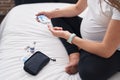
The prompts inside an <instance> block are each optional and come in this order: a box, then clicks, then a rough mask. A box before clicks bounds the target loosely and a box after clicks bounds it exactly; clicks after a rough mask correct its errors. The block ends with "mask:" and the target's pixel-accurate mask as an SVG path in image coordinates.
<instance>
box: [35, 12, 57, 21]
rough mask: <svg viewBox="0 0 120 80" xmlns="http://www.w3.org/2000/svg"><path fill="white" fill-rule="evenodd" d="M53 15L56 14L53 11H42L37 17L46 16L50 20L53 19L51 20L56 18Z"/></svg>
mask: <svg viewBox="0 0 120 80" xmlns="http://www.w3.org/2000/svg"><path fill="white" fill-rule="evenodd" d="M53 13H54V12H53V11H41V12H39V13H37V14H36V16H39V15H45V16H47V17H48V18H49V19H51V18H54V17H55V16H54V14H53Z"/></svg>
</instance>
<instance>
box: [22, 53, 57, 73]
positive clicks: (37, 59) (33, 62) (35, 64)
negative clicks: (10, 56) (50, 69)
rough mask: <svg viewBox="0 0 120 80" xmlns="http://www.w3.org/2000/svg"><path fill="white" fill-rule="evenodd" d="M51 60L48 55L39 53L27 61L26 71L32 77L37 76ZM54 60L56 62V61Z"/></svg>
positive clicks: (25, 64)
mask: <svg viewBox="0 0 120 80" xmlns="http://www.w3.org/2000/svg"><path fill="white" fill-rule="evenodd" d="M50 59H51V58H49V57H48V56H47V55H45V54H43V53H42V52H40V51H37V52H35V53H34V54H33V55H32V56H31V57H30V58H29V59H27V60H26V61H25V63H24V70H25V71H26V72H28V73H30V74H32V75H37V74H38V72H39V71H40V70H41V69H42V68H43V67H44V66H45V65H47V63H48V62H49V61H50ZM52 60H53V61H55V60H54V59H52Z"/></svg>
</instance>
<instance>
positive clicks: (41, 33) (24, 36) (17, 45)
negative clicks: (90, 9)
mask: <svg viewBox="0 0 120 80" xmlns="http://www.w3.org/2000/svg"><path fill="white" fill-rule="evenodd" d="M69 5H72V4H69V3H54V2H52V3H34V4H22V5H19V6H16V7H14V8H13V9H12V10H11V11H10V12H9V13H8V14H7V15H6V17H5V18H4V20H3V21H2V24H1V25H0V80H81V79H80V77H79V74H78V73H76V74H74V75H69V74H67V73H66V72H65V70H64V69H65V66H66V65H67V63H68V62H69V60H68V55H67V52H66V50H65V48H64V46H63V45H62V43H61V42H60V40H59V39H58V38H57V37H55V36H53V35H52V34H51V32H50V31H49V30H48V28H47V26H46V25H45V24H41V23H39V22H37V21H36V19H35V18H36V16H35V14H36V13H38V12H39V11H41V10H53V9H56V8H62V7H66V6H69ZM84 14H85V13H83V14H82V15H79V16H82V17H84ZM51 25H52V24H51ZM34 42H36V44H35V50H36V51H41V52H43V53H44V54H46V55H48V56H49V57H52V58H55V59H56V62H52V61H50V62H49V63H48V65H47V66H45V67H44V68H43V69H42V70H41V71H40V72H39V74H38V75H36V76H32V75H30V74H28V73H27V72H25V71H24V70H23V65H24V62H23V57H24V56H26V54H28V52H27V51H26V47H28V46H30V45H32V44H33V43H34ZM109 80H120V73H117V74H116V75H115V76H113V77H112V78H110V79H109Z"/></svg>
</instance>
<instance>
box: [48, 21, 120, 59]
mask: <svg viewBox="0 0 120 80" xmlns="http://www.w3.org/2000/svg"><path fill="white" fill-rule="evenodd" d="M49 29H50V31H51V32H52V33H53V35H55V36H57V37H62V38H65V39H66V40H68V38H69V37H70V35H71V33H70V32H68V31H63V30H62V28H59V27H54V28H51V27H49ZM72 43H73V44H75V45H77V46H78V47H79V48H81V49H84V50H86V51H88V52H90V53H93V54H95V55H98V56H101V57H104V58H109V57H111V56H112V55H113V53H114V52H115V51H116V49H117V47H118V46H119V45H120V20H111V21H110V24H109V26H108V29H107V31H106V34H105V36H104V39H103V41H102V42H95V41H91V40H85V39H81V38H79V37H77V36H75V37H74V38H73V40H72Z"/></svg>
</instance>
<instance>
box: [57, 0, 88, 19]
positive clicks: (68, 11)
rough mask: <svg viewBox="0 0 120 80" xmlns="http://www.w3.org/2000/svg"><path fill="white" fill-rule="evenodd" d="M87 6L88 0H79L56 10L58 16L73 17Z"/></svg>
mask: <svg viewBox="0 0 120 80" xmlns="http://www.w3.org/2000/svg"><path fill="white" fill-rule="evenodd" d="M86 7H87V0H79V1H78V2H77V3H76V4H74V5H72V6H69V7H66V8H62V9H58V10H56V11H55V16H56V17H73V16H77V15H79V14H80V13H81V12H83V11H84V10H85V9H86Z"/></svg>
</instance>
